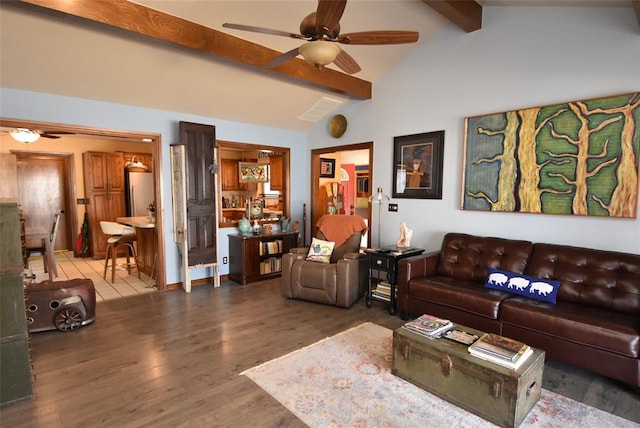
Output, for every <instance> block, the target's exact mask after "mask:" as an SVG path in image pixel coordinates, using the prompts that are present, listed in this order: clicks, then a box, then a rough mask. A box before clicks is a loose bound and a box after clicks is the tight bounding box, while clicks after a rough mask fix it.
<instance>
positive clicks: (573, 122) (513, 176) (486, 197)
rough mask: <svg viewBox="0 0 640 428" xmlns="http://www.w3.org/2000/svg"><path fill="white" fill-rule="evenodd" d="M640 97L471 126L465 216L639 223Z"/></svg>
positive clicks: (496, 117) (480, 119) (508, 115)
mask: <svg viewBox="0 0 640 428" xmlns="http://www.w3.org/2000/svg"><path fill="white" fill-rule="evenodd" d="M638 123H640V93H639V92H635V93H631V94H625V95H618V96H613V97H607V98H598V99H591V100H585V101H573V102H568V103H564V104H557V105H552V106H546V107H534V108H527V109H523V110H516V111H509V112H504V113H496V114H489V115H484V116H475V117H468V118H466V119H465V145H464V154H463V157H464V168H463V170H464V177H463V192H462V209H466V210H481V211H506V212H525V213H542V214H570V215H582V216H607V217H622V218H635V217H636V215H637V212H636V211H637V207H638V169H639V167H638V165H639V159H640V130H639V129H638V126H637V125H638Z"/></svg>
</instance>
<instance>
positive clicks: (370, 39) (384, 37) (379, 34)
mask: <svg viewBox="0 0 640 428" xmlns="http://www.w3.org/2000/svg"><path fill="white" fill-rule="evenodd" d="M419 36H420V33H418V32H417V31H363V32H359V33H347V34H343V35H341V36H340V37H338V42H340V43H345V44H350V45H397V44H403V43H415V42H417V41H418V37H419Z"/></svg>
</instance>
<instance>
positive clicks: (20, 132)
mask: <svg viewBox="0 0 640 428" xmlns="http://www.w3.org/2000/svg"><path fill="white" fill-rule="evenodd" d="M8 132H9V135H11V137H13V139H15V140H17V141H19V142H21V143H33V142H35V141H37V140H38V139H40V138H41V137H42V138H51V139H57V138H60V135H68V134H73V132H68V131H42V130H37V129H29V128H14V129H12V130H10V131H8Z"/></svg>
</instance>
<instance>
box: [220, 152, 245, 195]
mask: <svg viewBox="0 0 640 428" xmlns="http://www.w3.org/2000/svg"><path fill="white" fill-rule="evenodd" d="M220 170H221V173H222V174H221V176H222V190H247V185H246V184H245V183H240V169H239V165H238V161H237V160H235V159H221V160H220Z"/></svg>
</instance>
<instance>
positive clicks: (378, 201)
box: [369, 187, 390, 248]
mask: <svg viewBox="0 0 640 428" xmlns="http://www.w3.org/2000/svg"><path fill="white" fill-rule="evenodd" d="M389 200H390V198H389V196H387V195H385V194H384V193H383V192H382V187H378V191H377V192H376V193H374V194H373V195H371V196H369V203H370V204H372V205H378V248H381V247H380V216H381V214H382V204H384V203H385V202H389Z"/></svg>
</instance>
